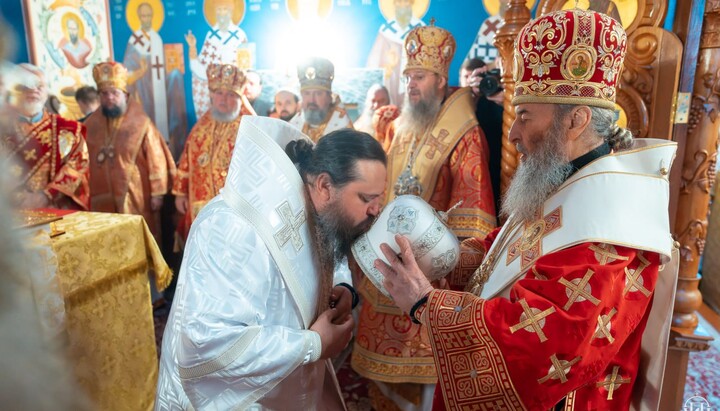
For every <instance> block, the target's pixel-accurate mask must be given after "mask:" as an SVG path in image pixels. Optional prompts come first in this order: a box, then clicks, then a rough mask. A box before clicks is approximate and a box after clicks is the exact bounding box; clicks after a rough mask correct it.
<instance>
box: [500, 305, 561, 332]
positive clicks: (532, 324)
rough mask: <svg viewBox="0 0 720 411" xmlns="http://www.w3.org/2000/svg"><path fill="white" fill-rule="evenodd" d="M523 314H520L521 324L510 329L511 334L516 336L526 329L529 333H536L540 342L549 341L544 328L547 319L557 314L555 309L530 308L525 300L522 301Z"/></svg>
mask: <svg viewBox="0 0 720 411" xmlns="http://www.w3.org/2000/svg"><path fill="white" fill-rule="evenodd" d="M520 305H521V306H522V309H523V313H522V314H520V320H519V321H520V322H519V323H517V324H515V325H513V326H512V327H510V333H511V334H515V332H516V331H518V330H520V329H524V330H525V331H527V332H534V333H535V334H537V335H538V338H540V342H545V341H547V337H546V336H545V333H544V332H543V330H542V328H543V326H544V325H545V317H547V316H549V315H550V314H552V313H554V312H555V307H550V308H548V309H547V310H545V311H540V310H539V309H537V308H530V306H529V305H528V303H527V301H525V299H524V298H523V299H521V300H520Z"/></svg>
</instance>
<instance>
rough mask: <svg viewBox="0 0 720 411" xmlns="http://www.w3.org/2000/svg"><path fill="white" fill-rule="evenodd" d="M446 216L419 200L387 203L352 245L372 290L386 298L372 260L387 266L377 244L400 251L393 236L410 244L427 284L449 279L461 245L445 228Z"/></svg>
mask: <svg viewBox="0 0 720 411" xmlns="http://www.w3.org/2000/svg"><path fill="white" fill-rule="evenodd" d="M446 220H447V215H446V213H443V212H441V213H438V212H437V211H435V209H433V208H432V207H431V206H430V204H428V203H427V202H425V200H423V199H422V198H420V197H418V196H414V195H402V196H398V197H397V198H395V199H394V200H393V201H392V202H390V203H389V204H388V205H387V206H385V208H384V209H383V211H382V212H381V213H380V216H379V217H378V219H377V220H376V221H375V223H374V224H373V226H372V227H371V228H370V230H368V232H367V233H365V234H363V235H361V236H360V237H359V238H358V239H357V240H356V241H355V243H353V245H352V253H353V256H355V260H356V261H357V263H358V265H359V266H360V268H361V269H362V271H363V272H364V273H365V275H367V277H368V278H369V279H370V281H372V283H373V284H374V285H375V287H377V288H378V290H380V292H382V293H383V294H385V295H386V296H387V297H390V294H389V293H388V292H387V290H386V289H385V287H384V286H383V279H384V277H383V275H382V273H380V271H378V270H377V269H376V268H375V266H374V263H375V260H376V259H378V258H379V259H381V260H382V261H385V262H386V263H387V262H388V261H387V259H386V258H385V256H384V255H383V253H382V251H380V244H382V243H387V244H388V245H389V246H390V247H391V248H392V249H393V250H394V251H395V252H396V253H399V252H400V247H399V246H398V245H397V243H396V242H395V235H396V234H401V235H403V236H405V237H407V239H408V240H410V244H411V245H412V251H413V254H414V255H415V260H416V261H417V263H418V266H419V267H420V270H422V272H423V273H424V274H425V276H426V277H427V279H428V280H430V281H435V280H439V279H441V278H443V277H445V276H446V275H448V274H449V273H450V272H451V271H452V270H453V269H454V268H455V266H456V265H457V263H458V261H460V242H459V241H458V239H457V237H456V236H455V234H454V233H453V231H452V230H451V229H450V227H448V226H447V224H446Z"/></svg>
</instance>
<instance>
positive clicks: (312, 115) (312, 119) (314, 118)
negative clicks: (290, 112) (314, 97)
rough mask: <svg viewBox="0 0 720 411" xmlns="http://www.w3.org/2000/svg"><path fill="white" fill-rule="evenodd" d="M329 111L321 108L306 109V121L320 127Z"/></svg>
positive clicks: (304, 111) (304, 112)
mask: <svg viewBox="0 0 720 411" xmlns="http://www.w3.org/2000/svg"><path fill="white" fill-rule="evenodd" d="M327 113H328V111H327V110H322V109H320V108H306V109H304V110H303V114H304V115H305V121H307V122H308V124H310V125H312V126H319V125H320V124H322V123H323V122H324V121H325V116H327Z"/></svg>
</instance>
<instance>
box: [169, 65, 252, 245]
mask: <svg viewBox="0 0 720 411" xmlns="http://www.w3.org/2000/svg"><path fill="white" fill-rule="evenodd" d="M207 78H208V88H209V90H210V103H211V107H210V110H208V111H207V112H206V113H205V114H203V116H202V117H200V119H199V120H198V122H197V124H195V126H194V127H193V129H192V130H191V131H190V135H189V136H188V138H187V141H186V142H185V148H184V149H183V152H182V155H181V156H180V163H179V164H178V175H177V178H176V179H175V181H174V182H173V190H172V193H173V194H174V195H175V207H176V208H177V210H178V212H179V213H180V214H182V216H183V217H181V218H182V221H181V223H180V224H178V234H180V237H182V242H183V243H184V242H185V239H186V238H187V235H188V232H189V231H190V224H191V223H192V221H193V220H194V219H195V216H197V214H198V213H199V212H200V210H201V209H202V208H203V206H204V205H205V204H207V202H208V201H210V200H212V198H213V197H215V196H216V195H217V194H218V192H220V189H221V188H222V187H223V186H224V185H225V177H227V173H228V168H229V167H230V159H231V158H232V153H233V149H234V148H235V140H236V139H237V134H238V128H239V127H240V121H241V120H242V118H243V116H248V115H255V111H254V110H253V108H252V106H251V105H250V102H249V101H248V100H247V98H245V96H244V95H243V90H244V89H245V73H244V72H243V71H242V70H240V69H239V68H237V67H236V66H234V65H231V64H211V65H209V66H208V69H207Z"/></svg>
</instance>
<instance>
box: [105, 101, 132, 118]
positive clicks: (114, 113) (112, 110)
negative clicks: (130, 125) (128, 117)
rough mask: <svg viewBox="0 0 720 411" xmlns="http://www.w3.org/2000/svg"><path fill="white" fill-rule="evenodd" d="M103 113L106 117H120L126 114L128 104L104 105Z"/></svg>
mask: <svg viewBox="0 0 720 411" xmlns="http://www.w3.org/2000/svg"><path fill="white" fill-rule="evenodd" d="M101 109H102V113H103V115H104V116H105V117H108V118H118V117H121V116H122V115H123V114H125V110H126V109H127V104H118V105H115V106H110V107H105V106H102V107H101Z"/></svg>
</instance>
